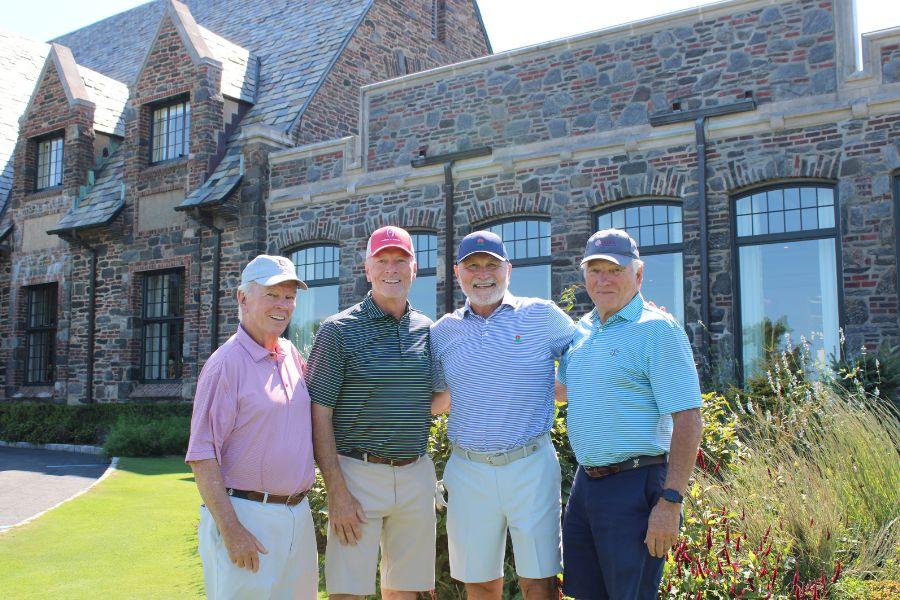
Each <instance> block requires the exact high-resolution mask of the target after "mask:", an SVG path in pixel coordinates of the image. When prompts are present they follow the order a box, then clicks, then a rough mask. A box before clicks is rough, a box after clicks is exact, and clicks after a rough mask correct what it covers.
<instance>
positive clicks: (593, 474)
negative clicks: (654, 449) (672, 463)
mask: <svg viewBox="0 0 900 600" xmlns="http://www.w3.org/2000/svg"><path fill="white" fill-rule="evenodd" d="M667 462H669V455H668V454H660V455H658V456H635V457H633V458H629V459H627V460H623V461H622V462H620V463H615V464H612V465H606V466H603V467H586V466H584V465H581V468H582V470H584V472H585V474H586V475H587V476H588V477H590V478H591V479H600V478H601V477H606V476H608V475H614V474H616V473H621V472H622V471H630V470H631V469H639V468H641V467H649V466H650V465H662V464H665V463H667Z"/></svg>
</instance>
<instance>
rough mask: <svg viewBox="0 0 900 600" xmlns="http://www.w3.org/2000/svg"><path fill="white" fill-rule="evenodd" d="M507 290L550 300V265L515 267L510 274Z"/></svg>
mask: <svg viewBox="0 0 900 600" xmlns="http://www.w3.org/2000/svg"><path fill="white" fill-rule="evenodd" d="M509 291H510V292H511V293H512V294H513V295H516V296H525V297H529V298H544V299H545V300H550V299H551V298H550V265H529V266H527V267H515V268H514V269H513V272H512V275H511V276H510V281H509Z"/></svg>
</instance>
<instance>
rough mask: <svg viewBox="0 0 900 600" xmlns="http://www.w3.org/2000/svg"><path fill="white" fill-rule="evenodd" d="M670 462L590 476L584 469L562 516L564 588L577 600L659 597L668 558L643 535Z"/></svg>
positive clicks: (580, 469) (580, 471) (653, 599)
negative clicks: (653, 549) (656, 553)
mask: <svg viewBox="0 0 900 600" xmlns="http://www.w3.org/2000/svg"><path fill="white" fill-rule="evenodd" d="M667 468H668V467H667V465H665V464H661V465H651V466H649V467H641V468H638V469H632V470H630V471H623V472H621V473H616V474H615V475H609V476H608V477H603V478H600V479H591V478H590V477H588V476H587V474H585V472H584V471H583V470H582V468H581V467H579V468H578V471H577V472H576V474H575V483H574V485H573V486H572V494H571V496H570V497H569V503H568V505H567V506H566V514H565V517H564V519H563V589H564V591H565V594H566V595H567V596H572V597H573V598H576V600H606V599H607V598H609V599H611V600H655V599H656V597H657V593H658V590H659V583H660V580H661V579H662V572H663V564H664V563H665V559H663V558H655V557H653V556H651V555H650V552H649V551H648V550H647V545H646V544H644V538H645V537H646V535H647V521H648V519H649V518H650V510H651V509H652V508H653V507H654V506H655V505H656V502H657V500H659V497H660V494H661V493H662V489H663V484H664V483H665V480H666V471H667Z"/></svg>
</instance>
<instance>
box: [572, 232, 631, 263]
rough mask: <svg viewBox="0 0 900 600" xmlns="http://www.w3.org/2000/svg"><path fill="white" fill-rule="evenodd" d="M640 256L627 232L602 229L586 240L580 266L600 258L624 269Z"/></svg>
mask: <svg viewBox="0 0 900 600" xmlns="http://www.w3.org/2000/svg"><path fill="white" fill-rule="evenodd" d="M640 256H641V255H640V253H639V252H638V247H637V244H636V243H635V241H634V240H633V239H632V238H631V236H630V235H628V233H627V232H625V231H622V230H621V229H603V230H601V231H598V232H597V233H595V234H594V235H592V236H591V237H589V238H588V241H587V246H585V248H584V258H582V259H581V266H584V265H585V263H587V262H588V261H591V260H595V259H598V258H601V259H603V260H608V261H610V262H614V263H616V264H617V265H619V266H622V267H624V266H625V265H628V264H629V263H631V261H633V260H634V259H636V258H640Z"/></svg>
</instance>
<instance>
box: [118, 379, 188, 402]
mask: <svg viewBox="0 0 900 600" xmlns="http://www.w3.org/2000/svg"><path fill="white" fill-rule="evenodd" d="M181 390H182V384H181V382H168V383H138V384H137V385H135V386H134V389H132V390H131V393H130V394H128V398H129V399H134V400H157V399H159V400H163V399H165V400H170V399H172V398H176V399H178V400H181Z"/></svg>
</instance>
